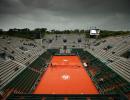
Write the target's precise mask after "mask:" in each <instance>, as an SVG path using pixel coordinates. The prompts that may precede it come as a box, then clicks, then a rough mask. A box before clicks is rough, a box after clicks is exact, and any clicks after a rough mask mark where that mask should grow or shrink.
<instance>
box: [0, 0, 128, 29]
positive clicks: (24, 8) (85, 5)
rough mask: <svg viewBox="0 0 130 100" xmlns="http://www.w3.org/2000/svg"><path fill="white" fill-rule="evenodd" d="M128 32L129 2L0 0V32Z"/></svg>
mask: <svg viewBox="0 0 130 100" xmlns="http://www.w3.org/2000/svg"><path fill="white" fill-rule="evenodd" d="M91 26H96V27H97V28H101V29H108V30H130V0H0V28H3V29H5V30H7V29H9V28H26V27H28V28H30V29H34V28H37V27H46V28H48V29H49V30H51V29H59V30H64V29H77V28H78V29H89V28H90V27H91Z"/></svg>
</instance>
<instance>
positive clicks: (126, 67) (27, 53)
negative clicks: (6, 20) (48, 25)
mask: <svg viewBox="0 0 130 100" xmlns="http://www.w3.org/2000/svg"><path fill="white" fill-rule="evenodd" d="M77 37H78V38H77ZM44 38H46V40H45V41H43V45H39V44H37V43H36V42H35V41H34V40H29V39H23V38H17V37H5V38H4V39H3V38H0V51H2V52H3V51H4V52H5V53H6V54H7V55H10V56H12V57H14V59H10V58H9V59H0V94H4V92H7V91H13V92H14V93H31V92H32V91H33V89H34V88H35V86H36V85H37V83H38V81H39V79H40V76H41V74H42V73H44V71H45V68H46V67H47V65H48V63H49V61H50V59H51V56H52V55H56V54H58V53H60V48H61V47H63V45H64V44H65V45H66V46H67V47H68V48H72V51H71V53H72V54H76V55H78V56H80V58H81V60H86V61H87V64H88V67H86V68H85V69H86V71H87V73H88V74H89V76H90V77H91V78H92V80H93V82H94V84H95V86H96V87H97V89H98V90H99V92H100V93H101V94H107V93H108V94H115V93H122V94H127V93H129V92H130V62H129V59H127V58H124V57H122V56H121V55H122V54H123V53H125V52H126V51H128V50H129V48H130V37H129V36H123V37H122V36H119V37H110V38H105V39H101V40H100V39H98V40H95V39H90V40H88V41H86V40H85V38H84V36H83V35H81V36H80V35H66V34H63V35H62V34H59V35H58V37H57V38H56V35H55V34H54V35H46V36H45V37H44ZM63 38H66V39H67V42H66V43H64V42H63ZM79 38H81V40H82V41H81V42H78V39H79ZM50 39H52V42H51V43H49V40H50ZM16 41H17V42H16ZM43 46H44V48H43ZM109 46H110V47H109ZM19 47H23V48H22V49H23V50H22V49H20V48H19ZM24 49H26V50H24ZM7 58H8V57H7ZM93 71H94V72H93Z"/></svg>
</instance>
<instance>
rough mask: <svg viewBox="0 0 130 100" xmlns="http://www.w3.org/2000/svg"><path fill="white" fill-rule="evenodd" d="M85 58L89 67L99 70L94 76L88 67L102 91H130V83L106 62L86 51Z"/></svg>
mask: <svg viewBox="0 0 130 100" xmlns="http://www.w3.org/2000/svg"><path fill="white" fill-rule="evenodd" d="M83 55H84V57H83V59H85V58H86V59H87V62H88V64H89V67H91V68H93V69H96V70H97V72H96V74H95V75H94V76H93V75H91V72H90V71H89V68H86V70H87V72H88V74H89V75H90V77H91V78H92V80H93V81H94V83H95V85H96V87H97V89H99V92H100V93H105V94H107V93H119V92H122V93H128V92H130V83H129V82H128V81H126V80H125V79H124V78H122V77H121V76H119V75H118V74H117V73H115V72H114V71H113V70H112V69H110V68H109V67H108V66H107V65H106V64H105V63H103V62H101V61H100V60H99V59H98V58H96V57H94V56H93V55H92V54H90V53H89V52H87V51H85V52H84V53H83Z"/></svg>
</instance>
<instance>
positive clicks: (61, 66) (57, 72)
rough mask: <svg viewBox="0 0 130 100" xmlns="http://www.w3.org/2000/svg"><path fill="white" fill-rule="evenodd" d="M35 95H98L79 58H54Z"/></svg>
mask: <svg viewBox="0 0 130 100" xmlns="http://www.w3.org/2000/svg"><path fill="white" fill-rule="evenodd" d="M34 94H98V91H97V89H96V87H95V86H94V84H93V82H92V80H91V78H90V77H89V76H88V74H87V72H86V71H85V69H84V67H83V66H82V63H81V61H80V58H79V57H78V56H53V57H52V60H51V62H50V64H49V66H48V68H47V70H46V72H45V73H44V74H43V76H42V78H41V80H40V82H39V84H38V85H37V87H36V89H35V91H34Z"/></svg>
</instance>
